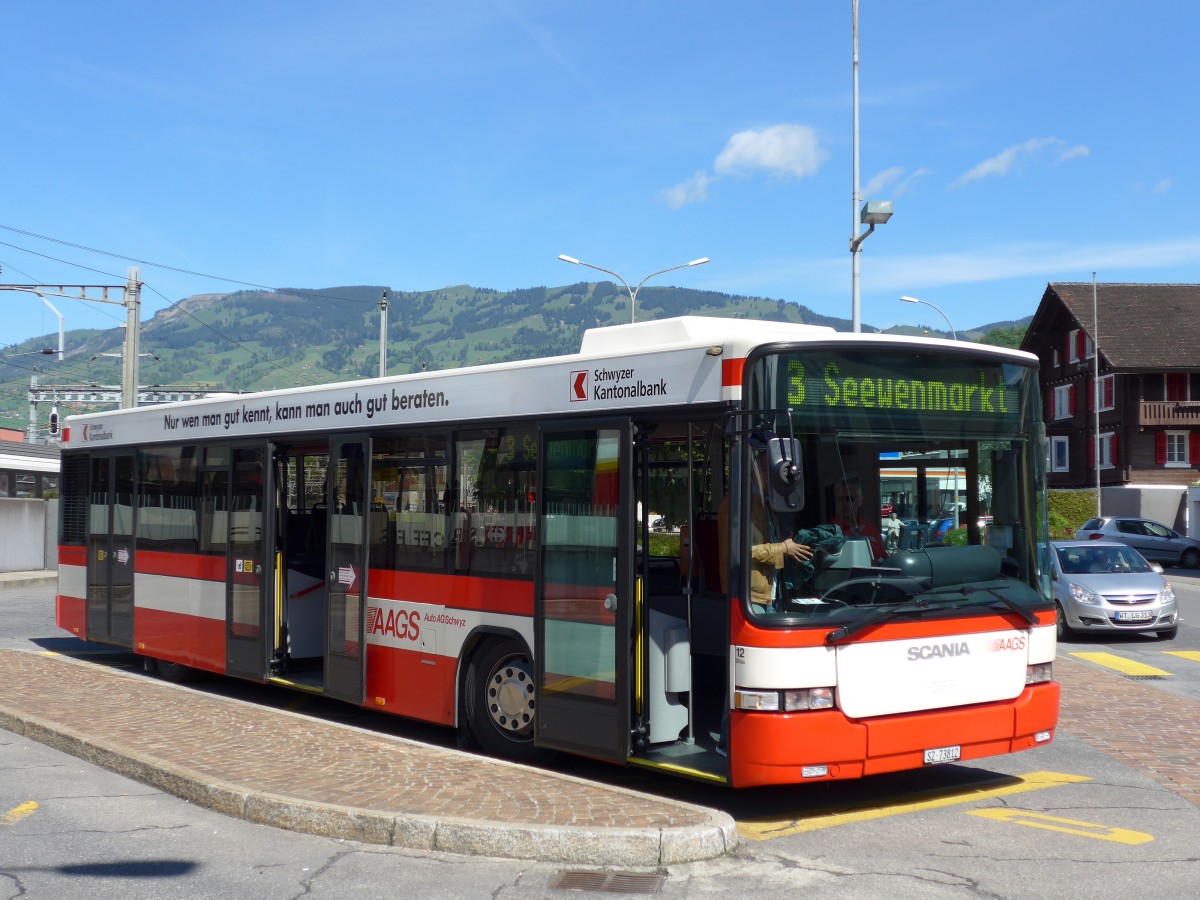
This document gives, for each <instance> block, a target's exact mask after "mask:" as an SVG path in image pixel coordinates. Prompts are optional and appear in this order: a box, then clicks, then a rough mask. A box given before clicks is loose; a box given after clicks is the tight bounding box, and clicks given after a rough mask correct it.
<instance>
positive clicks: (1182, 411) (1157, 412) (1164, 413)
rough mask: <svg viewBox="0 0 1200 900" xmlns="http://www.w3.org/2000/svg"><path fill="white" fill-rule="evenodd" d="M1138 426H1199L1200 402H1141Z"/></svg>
mask: <svg viewBox="0 0 1200 900" xmlns="http://www.w3.org/2000/svg"><path fill="white" fill-rule="evenodd" d="M1138 406H1139V407H1140V408H1139V410H1138V424H1139V425H1180V426H1200V400H1142V401H1141V402H1140V403H1139V404H1138Z"/></svg>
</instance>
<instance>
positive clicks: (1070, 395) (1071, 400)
mask: <svg viewBox="0 0 1200 900" xmlns="http://www.w3.org/2000/svg"><path fill="white" fill-rule="evenodd" d="M1067 412H1069V413H1070V414H1071V415H1075V385H1071V389H1070V390H1069V391H1067Z"/></svg>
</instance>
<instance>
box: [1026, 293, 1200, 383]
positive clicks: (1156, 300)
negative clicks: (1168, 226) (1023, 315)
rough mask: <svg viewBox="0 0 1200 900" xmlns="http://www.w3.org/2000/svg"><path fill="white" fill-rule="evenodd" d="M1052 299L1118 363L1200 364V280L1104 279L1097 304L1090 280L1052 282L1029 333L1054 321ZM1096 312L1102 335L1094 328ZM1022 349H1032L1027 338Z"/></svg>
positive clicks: (1122, 366)
mask: <svg viewBox="0 0 1200 900" xmlns="http://www.w3.org/2000/svg"><path fill="white" fill-rule="evenodd" d="M1052 298H1057V299H1058V300H1059V301H1060V302H1061V303H1062V305H1063V306H1064V307H1065V308H1066V309H1067V311H1068V312H1069V313H1070V314H1071V315H1072V316H1074V317H1075V321H1076V322H1078V323H1079V327H1081V328H1082V329H1083V330H1084V331H1085V332H1087V334H1088V335H1089V336H1090V337H1091V338H1092V339H1093V340H1094V341H1095V343H1096V345H1097V347H1099V349H1100V354H1101V356H1102V357H1103V358H1104V359H1106V360H1108V362H1109V364H1110V365H1111V366H1113V367H1114V368H1118V369H1200V353H1198V352H1197V327H1198V326H1200V284H1119V283H1099V284H1097V285H1096V286H1095V307H1093V294H1092V283H1091V282H1090V281H1078V282H1070V281H1058V282H1051V283H1050V284H1048V285H1046V293H1045V294H1044V295H1043V296H1042V302H1041V305H1040V306H1039V307H1038V313H1037V314H1036V315H1035V316H1034V321H1033V322H1032V323H1030V329H1029V336H1031V335H1032V334H1033V331H1034V329H1035V328H1036V327H1038V326H1039V324H1041V325H1044V324H1048V323H1045V321H1044V318H1043V317H1044V315H1046V314H1047V312H1048V310H1047V301H1050V300H1051V299H1052ZM1093 310H1095V311H1093ZM1094 317H1095V318H1098V320H1099V323H1098V328H1097V329H1095V330H1096V331H1098V334H1093V333H1092V332H1093V330H1094V329H1093V321H1094ZM1039 319H1043V322H1042V323H1039V321H1038V320H1039ZM1027 337H1028V336H1027ZM1022 349H1029V348H1028V347H1027V346H1025V344H1024V343H1023V344H1022Z"/></svg>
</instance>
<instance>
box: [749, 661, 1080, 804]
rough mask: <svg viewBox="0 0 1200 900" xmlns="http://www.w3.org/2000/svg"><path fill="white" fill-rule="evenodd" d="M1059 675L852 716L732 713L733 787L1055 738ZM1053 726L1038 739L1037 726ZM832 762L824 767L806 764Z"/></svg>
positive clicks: (909, 765)
mask: <svg viewBox="0 0 1200 900" xmlns="http://www.w3.org/2000/svg"><path fill="white" fill-rule="evenodd" d="M1059 695H1060V687H1059V685H1058V683H1057V682H1053V681H1052V682H1048V683H1046V684H1037V685H1031V686H1029V687H1026V688H1025V690H1024V691H1022V692H1021V694H1020V695H1019V696H1018V697H1017V698H1016V699H1014V700H1010V701H1005V702H1002V703H986V704H979V705H976V706H961V707H955V708H952V709H935V710H927V711H925V712H918V713H906V714H904V715H899V716H879V717H877V718H874V719H864V720H853V719H848V718H846V716H845V715H843V714H842V713H841V711H839V710H828V711H814V712H804V713H794V714H781V713H750V712H739V711H737V710H733V711H731V713H730V749H731V751H732V752H731V754H730V763H731V766H730V769H731V773H730V774H731V780H732V784H733V786H734V787H751V786H754V785H765V784H800V783H802V782H807V781H834V780H839V779H849V778H861V777H863V776H864V775H878V774H882V773H884V772H899V771H904V770H907V769H920V768H923V767H924V765H925V761H924V759H925V751H926V750H929V749H933V748H937V747H951V746H958V747H960V748H961V756H960V757H959V761H966V760H972V759H982V758H983V757H986V756H998V755H1000V754H1004V753H1014V752H1016V751H1018V750H1029V749H1031V748H1033V747H1038V746H1042V745H1044V744H1048V743H1050V741H1051V740H1053V735H1054V729H1055V727H1056V726H1057V724H1058V706H1059ZM1039 733H1041V734H1047V733H1048V734H1049V735H1050V738H1049V739H1048V740H1041V741H1039V740H1037V739H1036V737H1035V735H1037V734H1039ZM822 766H824V767H827V771H826V772H825V773H824V774H812V771H811V769H810V772H809V773H807V774H806V773H805V771H804V770H805V767H822Z"/></svg>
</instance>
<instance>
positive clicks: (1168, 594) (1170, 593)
mask: <svg viewBox="0 0 1200 900" xmlns="http://www.w3.org/2000/svg"><path fill="white" fill-rule="evenodd" d="M1158 602H1159V603H1163V604H1166V603H1174V602H1175V589H1174V588H1173V587H1171V582H1169V581H1168V582H1167V584H1166V587H1164V588H1163V589H1162V590H1161V591H1159V592H1158Z"/></svg>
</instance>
